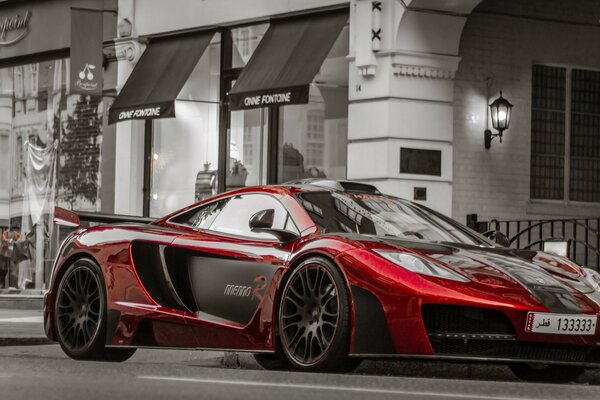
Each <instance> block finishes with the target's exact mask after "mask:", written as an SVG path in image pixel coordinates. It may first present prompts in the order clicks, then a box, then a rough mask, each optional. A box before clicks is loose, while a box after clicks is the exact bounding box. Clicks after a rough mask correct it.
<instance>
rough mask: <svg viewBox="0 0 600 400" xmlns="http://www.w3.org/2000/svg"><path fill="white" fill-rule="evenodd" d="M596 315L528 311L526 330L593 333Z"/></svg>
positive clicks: (554, 332)
mask: <svg viewBox="0 0 600 400" xmlns="http://www.w3.org/2000/svg"><path fill="white" fill-rule="evenodd" d="M597 320H598V317H597V316H596V315H573V314H546V313H535V312H530V313H528V314H527V323H526V324H525V331H526V332H533V333H552V334H555V335H594V334H595V333H596V322H597Z"/></svg>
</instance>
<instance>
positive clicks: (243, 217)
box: [210, 194, 298, 239]
mask: <svg viewBox="0 0 600 400" xmlns="http://www.w3.org/2000/svg"><path fill="white" fill-rule="evenodd" d="M267 209H273V210H275V218H274V220H273V228H274V229H284V230H287V231H292V232H295V233H298V229H297V228H296V226H295V225H294V222H293V221H292V219H291V218H290V215H289V213H288V212H287V210H286V209H285V208H284V207H283V206H282V205H281V203H280V202H279V201H278V200H277V199H275V198H274V197H271V196H267V195H262V194H247V195H242V196H234V197H230V198H228V199H227V203H226V204H225V205H224V207H223V209H222V210H221V212H220V213H219V214H218V215H217V217H216V218H215V219H214V222H213V223H212V224H211V226H210V230H212V231H217V232H223V233H229V234H232V235H238V236H248V237H253V238H260V239H273V237H274V236H273V235H271V234H268V233H257V232H252V231H251V230H250V226H249V224H248V223H249V222H250V218H251V217H252V216H253V215H254V214H256V213H257V212H259V211H262V210H267Z"/></svg>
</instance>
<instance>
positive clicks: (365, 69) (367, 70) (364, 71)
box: [357, 65, 377, 76]
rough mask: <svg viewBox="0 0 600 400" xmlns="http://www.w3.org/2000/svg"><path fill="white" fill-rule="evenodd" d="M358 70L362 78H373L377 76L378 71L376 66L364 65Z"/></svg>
mask: <svg viewBox="0 0 600 400" xmlns="http://www.w3.org/2000/svg"><path fill="white" fill-rule="evenodd" d="M357 68H358V74H359V75H360V76H373V75H375V71H376V70H377V67H376V66H375V65H363V66H357Z"/></svg>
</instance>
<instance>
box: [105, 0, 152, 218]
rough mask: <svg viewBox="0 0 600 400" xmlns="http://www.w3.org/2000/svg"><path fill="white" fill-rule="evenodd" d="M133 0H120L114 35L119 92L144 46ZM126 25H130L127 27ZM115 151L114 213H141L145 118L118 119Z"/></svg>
mask: <svg viewBox="0 0 600 400" xmlns="http://www.w3.org/2000/svg"><path fill="white" fill-rule="evenodd" d="M134 7H135V2H134V1H133V0H120V1H119V17H118V18H119V35H127V36H124V37H119V38H118V39H115V51H114V56H113V57H110V58H109V60H111V61H115V62H116V63H117V85H116V90H117V93H120V92H121V89H122V88H123V85H124V84H125V82H127V79H128V78H129V75H130V74H131V71H133V67H134V66H135V64H136V63H137V61H138V60H139V58H140V56H141V54H142V53H143V51H144V49H145V45H144V44H143V43H142V42H140V40H139V39H138V38H137V37H136V36H135V30H134V28H133V27H134V26H135V25H134V22H135V21H134V16H135V10H134ZM127 25H129V26H130V28H129V29H127ZM116 125H117V132H116V146H115V147H116V154H115V214H125V215H141V214H142V207H143V192H142V190H143V180H144V121H124V122H117V123H116Z"/></svg>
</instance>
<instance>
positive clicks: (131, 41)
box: [103, 37, 146, 64]
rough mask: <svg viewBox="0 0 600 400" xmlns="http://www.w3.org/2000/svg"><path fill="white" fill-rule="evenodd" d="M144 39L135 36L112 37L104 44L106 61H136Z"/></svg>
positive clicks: (142, 49) (142, 47) (141, 50)
mask: <svg viewBox="0 0 600 400" xmlns="http://www.w3.org/2000/svg"><path fill="white" fill-rule="evenodd" d="M145 42H146V41H145V40H143V39H140V38H137V37H126V38H118V39H114V40H113V41H112V43H108V44H106V45H104V49H103V50H104V56H105V57H106V61H107V62H114V61H129V62H130V63H132V64H135V63H137V61H138V60H139V58H140V56H141V55H142V52H143V51H144V47H145Z"/></svg>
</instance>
